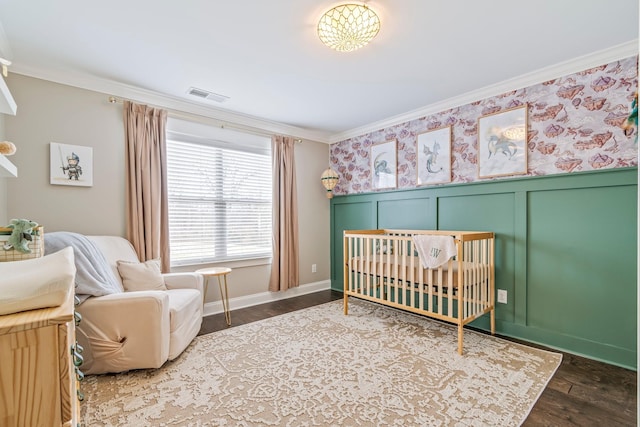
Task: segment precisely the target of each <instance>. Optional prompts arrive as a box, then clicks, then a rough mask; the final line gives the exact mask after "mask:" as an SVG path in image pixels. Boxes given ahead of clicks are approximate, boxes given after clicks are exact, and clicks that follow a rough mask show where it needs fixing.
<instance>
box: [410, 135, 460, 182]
mask: <svg viewBox="0 0 640 427" xmlns="http://www.w3.org/2000/svg"><path fill="white" fill-rule="evenodd" d="M416 174H417V178H416V179H417V181H416V184H417V185H430V184H444V183H447V182H451V126H446V127H443V128H438V129H433V130H430V131H427V132H423V133H419V134H418V135H417V137H416Z"/></svg>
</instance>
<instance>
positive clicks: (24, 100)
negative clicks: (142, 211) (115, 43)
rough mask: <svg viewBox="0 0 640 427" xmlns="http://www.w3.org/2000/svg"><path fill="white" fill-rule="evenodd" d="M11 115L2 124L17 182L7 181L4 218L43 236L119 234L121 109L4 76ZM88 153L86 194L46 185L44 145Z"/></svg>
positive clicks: (99, 97) (73, 91)
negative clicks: (36, 228)
mask: <svg viewBox="0 0 640 427" xmlns="http://www.w3.org/2000/svg"><path fill="white" fill-rule="evenodd" d="M7 84H8V85H9V89H10V90H11V93H12V94H13V97H14V99H15V100H16V104H17V105H18V113H17V114H16V115H15V116H6V117H5V128H6V129H5V130H6V136H7V138H8V139H9V140H10V141H12V142H13V143H14V144H16V147H17V151H16V154H15V155H14V156H13V157H12V158H11V161H12V162H13V163H14V164H15V165H16V167H17V168H18V178H17V179H12V180H9V181H7V199H8V200H7V201H8V206H7V214H8V216H9V217H10V218H29V219H32V220H33V221H36V222H38V223H40V224H41V225H43V226H44V228H45V233H46V232H47V231H59V230H66V231H74V232H78V233H84V234H116V235H123V234H124V232H125V212H124V164H123V162H124V130H123V125H122V116H121V115H122V112H121V109H119V108H117V107H114V106H113V105H111V104H109V103H108V102H107V97H106V95H104V94H101V93H97V92H91V91H87V90H83V89H78V88H73V87H70V86H65V85H60V84H55V83H51V82H47V81H45V80H39V79H34V78H30V77H25V76H21V75H19V74H15V73H13V74H10V75H9V77H8V79H7ZM51 142H58V143H62V144H71V145H81V146H88V147H93V160H94V161H93V187H72V186H65V185H51V184H49V143H51Z"/></svg>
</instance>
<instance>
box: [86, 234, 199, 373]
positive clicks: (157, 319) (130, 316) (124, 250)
mask: <svg viewBox="0 0 640 427" xmlns="http://www.w3.org/2000/svg"><path fill="white" fill-rule="evenodd" d="M87 237H88V238H89V239H90V240H91V241H92V242H93V243H94V244H95V245H96V246H97V247H98V249H100V251H101V252H102V253H103V254H104V256H105V258H106V260H107V262H108V263H109V265H110V266H111V267H112V269H113V273H114V275H115V276H116V278H117V279H118V280H119V281H120V286H121V287H122V280H121V278H120V275H119V273H118V268H117V261H128V262H133V263H137V262H139V261H138V257H137V255H136V252H135V250H134V249H133V247H132V246H131V244H130V243H129V241H128V240H126V239H124V238H122V237H116V236H87ZM163 279H164V283H165V286H166V287H167V290H152V291H134V292H125V291H124V287H122V290H123V292H122V293H115V294H110V295H104V296H100V297H91V298H89V299H87V300H86V301H84V302H83V303H82V304H81V305H80V306H78V308H77V311H78V312H79V313H80V314H81V315H82V321H81V322H80V324H79V325H78V328H77V340H78V342H79V343H80V344H81V345H82V346H83V347H84V353H83V355H84V364H83V365H82V370H83V371H84V372H85V373H87V374H99V373H106V372H123V371H128V370H132V369H142V368H158V367H160V366H162V364H164V363H165V362H166V361H167V360H173V359H175V358H176V357H178V356H179V355H180V353H182V351H183V350H184V349H185V348H186V347H187V346H188V345H189V343H190V342H191V341H192V340H193V338H195V336H196V335H197V334H198V331H199V330H200V325H201V324H202V288H203V279H202V276H201V275H199V274H196V273H171V274H164V275H163Z"/></svg>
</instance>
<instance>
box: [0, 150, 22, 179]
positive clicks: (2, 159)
mask: <svg viewBox="0 0 640 427" xmlns="http://www.w3.org/2000/svg"><path fill="white" fill-rule="evenodd" d="M17 176H18V168H17V167H16V166H15V165H14V164H13V163H11V162H10V161H9V159H7V157H6V156H3V155H2V154H0V178H15V177H17Z"/></svg>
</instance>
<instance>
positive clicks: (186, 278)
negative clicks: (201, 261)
mask: <svg viewBox="0 0 640 427" xmlns="http://www.w3.org/2000/svg"><path fill="white" fill-rule="evenodd" d="M162 277H164V284H165V286H166V287H167V289H197V290H198V291H200V293H202V289H203V286H204V280H203V277H202V274H198V273H166V274H163V275H162Z"/></svg>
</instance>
